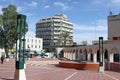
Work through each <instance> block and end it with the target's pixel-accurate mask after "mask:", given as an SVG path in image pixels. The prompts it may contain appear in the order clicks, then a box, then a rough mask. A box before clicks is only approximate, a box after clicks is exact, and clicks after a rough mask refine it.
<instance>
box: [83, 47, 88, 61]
mask: <svg viewBox="0 0 120 80" xmlns="http://www.w3.org/2000/svg"><path fill="white" fill-rule="evenodd" d="M83 53H84V58H85V61H87V56H88V55H87V49H86V48H85V49H84V50H83Z"/></svg>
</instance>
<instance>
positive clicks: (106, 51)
mask: <svg viewBox="0 0 120 80" xmlns="http://www.w3.org/2000/svg"><path fill="white" fill-rule="evenodd" d="M104 59H105V60H107V61H108V50H107V49H105V51H104Z"/></svg>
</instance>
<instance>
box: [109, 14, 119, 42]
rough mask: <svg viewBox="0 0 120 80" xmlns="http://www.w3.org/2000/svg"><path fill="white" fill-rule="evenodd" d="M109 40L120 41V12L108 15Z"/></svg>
mask: <svg viewBox="0 0 120 80" xmlns="http://www.w3.org/2000/svg"><path fill="white" fill-rule="evenodd" d="M108 40H109V41H112V42H113V41H118V40H119V41H120V14H119V15H112V14H111V15H109V16H108Z"/></svg>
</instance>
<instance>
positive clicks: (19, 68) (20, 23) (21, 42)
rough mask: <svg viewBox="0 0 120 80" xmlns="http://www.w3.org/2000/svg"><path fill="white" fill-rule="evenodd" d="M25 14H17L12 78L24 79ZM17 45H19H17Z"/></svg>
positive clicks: (15, 79)
mask: <svg viewBox="0 0 120 80" xmlns="http://www.w3.org/2000/svg"><path fill="white" fill-rule="evenodd" d="M25 21H26V16H25V15H22V14H20V15H17V28H16V32H17V33H16V34H17V36H16V59H15V62H16V64H15V68H16V70H15V76H14V80H26V75H25V70H24V64H25V59H24V53H25V31H26V30H25V29H26V28H25ZM17 46H19V47H17Z"/></svg>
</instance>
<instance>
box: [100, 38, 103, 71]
mask: <svg viewBox="0 0 120 80" xmlns="http://www.w3.org/2000/svg"><path fill="white" fill-rule="evenodd" d="M99 53H100V63H99V64H100V67H99V72H104V57H103V37H99Z"/></svg>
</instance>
